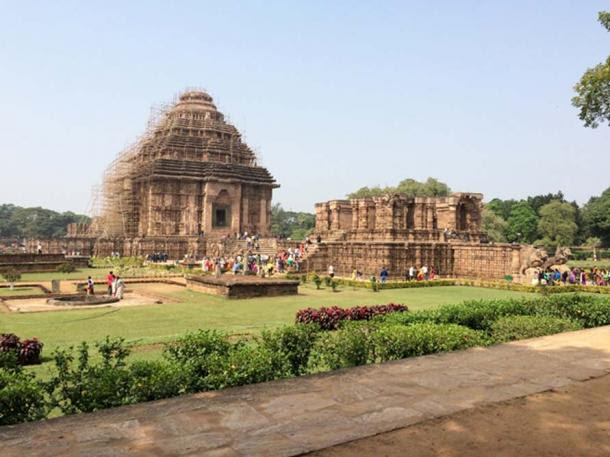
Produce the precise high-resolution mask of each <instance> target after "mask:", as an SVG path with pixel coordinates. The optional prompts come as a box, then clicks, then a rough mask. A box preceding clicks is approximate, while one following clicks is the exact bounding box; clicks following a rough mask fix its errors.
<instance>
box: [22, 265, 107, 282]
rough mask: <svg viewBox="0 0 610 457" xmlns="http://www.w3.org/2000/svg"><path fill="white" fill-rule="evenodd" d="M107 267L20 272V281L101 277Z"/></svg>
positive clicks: (104, 275) (105, 273) (104, 274)
mask: <svg viewBox="0 0 610 457" xmlns="http://www.w3.org/2000/svg"><path fill="white" fill-rule="evenodd" d="M108 271H109V270H108V269H107V268H83V269H81V270H76V271H74V272H72V273H59V272H57V271H49V272H46V273H22V274H21V280H20V281H21V282H40V281H51V280H52V279H69V280H75V279H82V280H85V279H87V277H88V276H91V277H92V278H93V279H103V278H105V277H106V275H107V274H108Z"/></svg>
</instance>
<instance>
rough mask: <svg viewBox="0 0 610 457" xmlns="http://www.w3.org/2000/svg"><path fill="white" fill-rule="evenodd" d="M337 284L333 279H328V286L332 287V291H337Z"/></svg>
mask: <svg viewBox="0 0 610 457" xmlns="http://www.w3.org/2000/svg"><path fill="white" fill-rule="evenodd" d="M337 286H338V283H337V281H335V280H331V281H330V287H332V289H333V292H336V291H337Z"/></svg>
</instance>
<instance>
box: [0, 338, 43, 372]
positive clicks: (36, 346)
mask: <svg viewBox="0 0 610 457" xmlns="http://www.w3.org/2000/svg"><path fill="white" fill-rule="evenodd" d="M42 346H43V344H42V343H41V342H40V341H38V340H37V339H36V338H32V339H31V340H23V341H21V340H20V339H19V337H18V336H17V335H15V334H13V333H3V334H2V335H0V352H14V353H15V354H16V357H17V362H18V363H19V365H36V364H39V363H40V354H41V353H42Z"/></svg>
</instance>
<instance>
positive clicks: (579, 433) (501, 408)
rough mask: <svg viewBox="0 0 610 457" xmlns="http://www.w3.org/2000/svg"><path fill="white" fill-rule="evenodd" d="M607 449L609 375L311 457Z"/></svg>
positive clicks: (591, 452)
mask: <svg viewBox="0 0 610 457" xmlns="http://www.w3.org/2000/svg"><path fill="white" fill-rule="evenodd" d="M369 455H371V456H372V455H374V456H375V457H399V456H400V457H403V456H409V457H433V456H434V457H439V456H440V457H454V456H455V457H457V456H480V457H487V456H494V457H502V456H519V457H551V456H552V457H558V456H565V457H574V456H579V457H594V456H600V457H601V456H609V455H610V375H608V376H604V377H602V378H597V379H594V380H591V381H586V382H582V383H578V384H572V385H570V386H568V387H566V388H562V389H558V390H553V391H549V392H545V393H541V394H536V395H530V396H528V397H524V398H518V399H515V400H510V401H507V402H502V403H496V404H494V405H488V406H483V407H478V408H474V409H471V410H467V411H462V412H460V413H457V414H454V415H451V416H449V417H445V418H439V419H435V420H431V421H426V422H422V423H419V424H416V425H412V426H410V427H407V428H403V429H400V430H396V431H393V432H389V433H383V434H381V435H377V436H374V437H371V438H365V439H362V440H358V441H353V442H351V443H347V444H344V445H339V446H336V447H333V448H329V449H325V450H323V451H320V452H315V453H312V454H308V456H310V457H353V456H369Z"/></svg>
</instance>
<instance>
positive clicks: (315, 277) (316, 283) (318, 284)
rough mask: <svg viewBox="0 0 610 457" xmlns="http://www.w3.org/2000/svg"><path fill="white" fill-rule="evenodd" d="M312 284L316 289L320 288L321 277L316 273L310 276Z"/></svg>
mask: <svg viewBox="0 0 610 457" xmlns="http://www.w3.org/2000/svg"><path fill="white" fill-rule="evenodd" d="M311 279H312V281H313V282H314V284H315V285H316V289H318V290H319V289H320V285H321V284H322V279H320V277H319V276H318V275H313V277H312V278H311Z"/></svg>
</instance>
